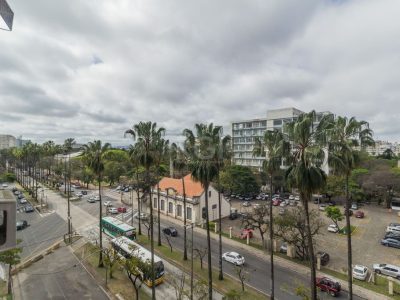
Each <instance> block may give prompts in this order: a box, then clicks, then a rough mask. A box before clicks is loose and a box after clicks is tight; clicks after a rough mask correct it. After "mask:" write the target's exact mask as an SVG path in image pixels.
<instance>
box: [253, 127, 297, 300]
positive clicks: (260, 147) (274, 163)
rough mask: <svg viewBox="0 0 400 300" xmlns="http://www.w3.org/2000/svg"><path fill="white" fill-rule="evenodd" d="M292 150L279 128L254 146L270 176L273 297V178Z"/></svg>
mask: <svg viewBox="0 0 400 300" xmlns="http://www.w3.org/2000/svg"><path fill="white" fill-rule="evenodd" d="M289 152H290V144H289V142H288V141H286V140H285V138H284V135H283V133H282V132H280V131H278V130H274V131H271V130H267V131H266V132H265V133H264V136H263V137H262V139H259V138H256V141H255V145H254V148H253V155H254V156H264V157H265V160H264V162H263V166H262V167H263V170H264V172H265V173H267V174H268V176H269V199H270V201H269V226H268V227H269V240H270V268H271V270H270V272H271V296H270V297H271V299H272V300H273V299H274V297H275V291H274V284H275V281H274V251H273V240H274V230H273V213H272V191H273V178H274V175H275V174H276V172H277V171H279V170H280V168H281V164H282V159H284V158H286V157H287V156H288V155H289Z"/></svg>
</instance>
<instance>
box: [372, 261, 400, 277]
mask: <svg viewBox="0 0 400 300" xmlns="http://www.w3.org/2000/svg"><path fill="white" fill-rule="evenodd" d="M372 268H373V269H374V272H375V273H378V274H383V275H387V276H391V277H394V278H397V279H400V267H397V266H395V265H389V264H373V265H372Z"/></svg>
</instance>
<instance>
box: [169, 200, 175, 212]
mask: <svg viewBox="0 0 400 300" xmlns="http://www.w3.org/2000/svg"><path fill="white" fill-rule="evenodd" d="M173 212H174V204H173V203H172V202H169V203H168V213H169V214H172V213H173Z"/></svg>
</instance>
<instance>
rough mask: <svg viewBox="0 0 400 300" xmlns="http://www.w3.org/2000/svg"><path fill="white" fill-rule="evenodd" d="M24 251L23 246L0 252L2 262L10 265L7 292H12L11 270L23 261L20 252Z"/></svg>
mask: <svg viewBox="0 0 400 300" xmlns="http://www.w3.org/2000/svg"><path fill="white" fill-rule="evenodd" d="M21 252H22V249H21V248H14V249H10V250H6V251H2V252H0V262H2V263H3V264H6V265H8V285H7V293H8V294H9V295H11V293H12V288H11V287H12V275H11V270H12V267H13V266H15V265H17V264H19V263H20V261H21V257H20V253H21Z"/></svg>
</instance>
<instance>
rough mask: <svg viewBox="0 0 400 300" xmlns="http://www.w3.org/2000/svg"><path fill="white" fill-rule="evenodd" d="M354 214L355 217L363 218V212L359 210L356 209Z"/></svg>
mask: <svg viewBox="0 0 400 300" xmlns="http://www.w3.org/2000/svg"><path fill="white" fill-rule="evenodd" d="M354 216H355V217H356V218H360V219H362V218H364V212H363V211H361V210H357V211H356V212H355V213H354Z"/></svg>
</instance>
